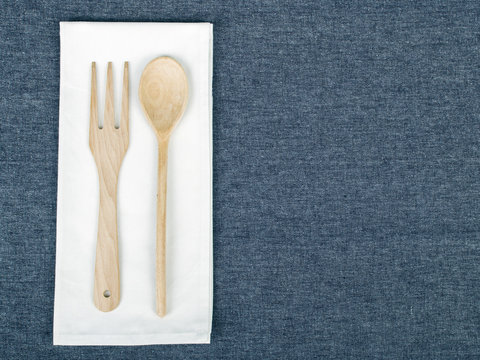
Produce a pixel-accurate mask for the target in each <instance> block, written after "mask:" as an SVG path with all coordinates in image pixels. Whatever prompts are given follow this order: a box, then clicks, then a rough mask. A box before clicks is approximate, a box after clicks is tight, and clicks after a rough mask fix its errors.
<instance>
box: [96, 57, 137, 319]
mask: <svg viewBox="0 0 480 360" xmlns="http://www.w3.org/2000/svg"><path fill="white" fill-rule="evenodd" d="M128 117H129V116H128V63H127V62H125V64H124V69H123V92H122V115H121V119H120V126H119V127H118V128H116V127H115V120H114V119H115V114H114V109H113V78H112V63H111V62H109V63H108V68H107V86H106V93H105V113H104V116H103V127H101V128H100V126H99V123H98V110H97V75H96V70H95V62H92V90H91V98H90V140H89V143H90V149H91V150H92V154H93V157H94V159H95V163H96V164H97V170H98V180H99V184H100V206H99V214H98V237H97V253H96V258H95V285H94V290H93V293H94V294H93V298H94V303H95V306H96V307H97V308H98V309H99V310H101V311H111V310H113V309H115V308H116V307H117V306H118V303H119V301H120V276H119V266H118V230H117V183H118V173H119V171H120V166H121V165H122V160H123V158H124V156H125V153H126V152H127V148H128Z"/></svg>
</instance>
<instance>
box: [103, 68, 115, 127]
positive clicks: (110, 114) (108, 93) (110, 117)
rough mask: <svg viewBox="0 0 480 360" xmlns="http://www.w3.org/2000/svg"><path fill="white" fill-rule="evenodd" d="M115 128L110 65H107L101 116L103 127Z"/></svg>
mask: <svg viewBox="0 0 480 360" xmlns="http://www.w3.org/2000/svg"><path fill="white" fill-rule="evenodd" d="M114 126H115V110H114V108H113V75H112V63H111V62H109V63H108V68H107V86H106V90H105V112H104V115H103V127H104V128H107V127H108V128H113V127H114Z"/></svg>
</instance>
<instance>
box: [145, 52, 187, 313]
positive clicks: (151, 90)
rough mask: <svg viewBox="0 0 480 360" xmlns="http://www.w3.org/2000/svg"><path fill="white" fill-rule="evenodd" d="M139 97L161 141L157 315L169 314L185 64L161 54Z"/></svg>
mask: <svg viewBox="0 0 480 360" xmlns="http://www.w3.org/2000/svg"><path fill="white" fill-rule="evenodd" d="M138 96H139V98H140V103H141V104H142V108H143V112H144V113H145V116H146V117H147V119H148V121H149V122H150V124H151V125H152V127H153V129H154V131H155V134H156V135H157V141H158V184H157V185H158V193H157V265H156V282H157V314H158V315H159V316H161V317H163V316H165V314H166V276H165V242H166V239H165V238H166V232H165V231H166V222H165V219H166V200H167V158H168V141H169V140H170V134H171V133H172V131H173V129H174V128H175V125H176V124H177V123H178V121H179V120H180V118H181V117H182V115H183V112H184V111H185V107H186V106H187V98H188V83H187V76H186V75H185V71H184V70H183V68H182V66H181V65H180V64H179V63H178V62H176V61H175V60H174V59H172V58H170V57H159V58H156V59H154V60H152V61H151V62H149V63H148V64H147V66H146V67H145V69H144V70H143V73H142V77H141V78H140V85H139V89H138Z"/></svg>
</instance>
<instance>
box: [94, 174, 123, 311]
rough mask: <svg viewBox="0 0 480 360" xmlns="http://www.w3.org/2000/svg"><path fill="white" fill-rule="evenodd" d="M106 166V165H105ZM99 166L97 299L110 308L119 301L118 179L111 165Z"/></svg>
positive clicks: (103, 306)
mask: <svg viewBox="0 0 480 360" xmlns="http://www.w3.org/2000/svg"><path fill="white" fill-rule="evenodd" d="M102 170H107V169H102ZM109 170H110V172H109V173H108V170H107V173H106V172H104V171H100V170H99V174H98V175H99V176H98V177H99V181H100V206H99V213H98V237H97V253H96V257H95V285H94V302H95V306H96V307H97V308H98V309H99V310H101V311H111V310H113V309H115V308H116V307H117V306H118V303H119V301H120V277H119V265H118V231H117V180H118V174H115V173H113V171H112V170H111V168H110V169H109Z"/></svg>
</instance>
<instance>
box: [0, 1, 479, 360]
mask: <svg viewBox="0 0 480 360" xmlns="http://www.w3.org/2000/svg"><path fill="white" fill-rule="evenodd" d="M1 9H2V10H1V11H0V49H1V56H0V78H1V81H0V91H1V94H2V96H1V100H0V119H1V120H0V154H1V156H0V164H1V165H0V169H1V171H0V209H1V211H2V213H1V216H0V274H1V276H0V358H2V359H16V358H24V357H25V358H29V359H34V358H35V359H36V358H38V359H54V358H66V359H120V358H122V359H123V358H138V359H154V358H162V359H169V358H172V359H173V358H199V359H214V358H233V359H249V358H252V359H256V358H269V359H293V358H299V359H308V358H315V357H325V358H331V359H347V358H352V359H366V358H378V359H393V358H411V359H454V358H475V356H478V355H479V354H480V307H479V302H480V287H479V285H478V280H479V278H480V266H479V264H480V163H479V162H480V161H479V160H480V140H479V139H480V136H479V135H480V115H479V114H480V56H479V50H480V22H479V18H480V5H479V3H478V1H445V2H438V1H425V2H423V1H421V2H394V1H392V2H389V1H363V2H345V1H344V2H335V1H313V0H312V1H300V2H293V1H292V2H286V1H261V2H260V1H257V2H252V1H247V2H237V1H225V2H217V1H202V2H191V3H189V2H186V1H167V2H162V3H158V2H154V1H151V0H149V1H145V0H140V1H109V2H108V3H106V4H104V3H103V2H98V1H84V2H75V1H71V0H68V1H58V2H51V1H37V2H28V1H20V0H17V1H9V2H8V1H7V2H5V1H3V2H2V5H1ZM76 20H80V21H84V20H89V21H181V22H197V21H206V22H212V23H213V24H214V73H213V97H214V104H213V122H214V129H213V136H214V155H213V162H214V173H213V179H214V199H213V206H214V218H213V223H214V263H215V265H214V314H213V329H212V343H211V345H181V346H180V345H176V346H143V347H53V346H52V325H53V323H52V321H53V319H52V318H53V294H54V275H55V219H56V181H57V180H56V176H57V142H58V93H59V21H76Z"/></svg>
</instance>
